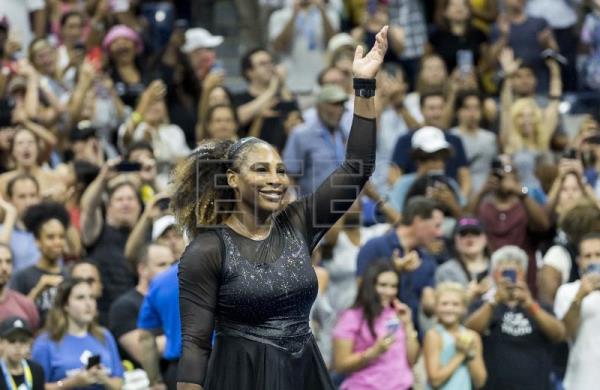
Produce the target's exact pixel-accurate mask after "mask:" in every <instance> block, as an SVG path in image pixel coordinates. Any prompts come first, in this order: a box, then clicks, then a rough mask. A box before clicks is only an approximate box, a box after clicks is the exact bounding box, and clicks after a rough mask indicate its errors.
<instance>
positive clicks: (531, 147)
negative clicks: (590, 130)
mask: <svg viewBox="0 0 600 390" xmlns="http://www.w3.org/2000/svg"><path fill="white" fill-rule="evenodd" d="M500 62H501V64H502V68H503V71H504V74H505V75H506V79H505V82H504V85H503V86H502V92H501V96H500V100H501V102H500V103H501V112H500V137H499V140H500V144H501V146H502V150H503V151H504V153H509V154H512V155H513V161H514V163H515V165H516V167H517V168H518V170H519V173H520V174H521V177H522V180H523V182H524V183H525V184H526V185H528V186H530V187H534V186H535V185H536V184H537V179H536V178H535V176H534V169H535V159H536V157H537V156H538V155H539V154H541V153H543V152H545V151H547V150H548V148H549V146H550V139H551V138H552V135H553V134H554V132H555V131H556V128H557V126H558V120H559V110H558V107H559V104H560V98H561V94H562V82H561V80H560V68H559V65H558V63H557V62H556V61H553V60H548V61H547V65H548V67H549V68H550V73H551V77H552V78H551V83H550V93H549V95H548V96H549V98H550V103H549V104H548V107H546V108H545V109H544V110H543V111H542V110H541V109H540V107H539V106H538V104H537V103H536V101H535V100H534V99H533V98H531V97H527V98H519V99H516V100H513V94H512V83H511V78H512V76H513V75H514V74H515V72H516V71H517V69H518V66H519V60H515V59H514V57H513V52H512V51H511V50H510V49H505V50H503V51H502V53H501V57H500Z"/></svg>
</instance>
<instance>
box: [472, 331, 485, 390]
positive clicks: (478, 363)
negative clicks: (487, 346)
mask: <svg viewBox="0 0 600 390" xmlns="http://www.w3.org/2000/svg"><path fill="white" fill-rule="evenodd" d="M471 332H472V333H471V334H472V335H473V338H474V340H475V357H474V358H473V359H472V360H470V361H469V362H468V363H467V367H468V369H469V374H470V375H471V381H472V382H473V387H474V388H476V389H479V388H482V387H483V385H485V381H486V380H487V370H486V368H485V362H484V360H483V344H482V342H481V336H480V335H479V333H477V332H475V331H471Z"/></svg>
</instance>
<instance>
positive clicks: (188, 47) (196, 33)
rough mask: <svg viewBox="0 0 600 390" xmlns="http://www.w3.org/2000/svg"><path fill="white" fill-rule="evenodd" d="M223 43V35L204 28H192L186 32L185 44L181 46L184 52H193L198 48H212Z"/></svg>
mask: <svg viewBox="0 0 600 390" xmlns="http://www.w3.org/2000/svg"><path fill="white" fill-rule="evenodd" d="M221 43H223V37H222V36H220V35H212V34H211V33H210V32H209V31H208V30H206V29H204V28H199V27H197V28H190V29H188V30H187V31H186V32H185V44H184V45H183V46H182V47H181V51H183V52H184V53H191V52H193V51H194V50H196V49H212V48H215V47H217V46H219V45H220V44H221Z"/></svg>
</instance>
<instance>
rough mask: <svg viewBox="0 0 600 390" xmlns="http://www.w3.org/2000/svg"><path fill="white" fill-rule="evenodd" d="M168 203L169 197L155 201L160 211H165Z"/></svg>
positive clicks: (169, 201)
mask: <svg viewBox="0 0 600 390" xmlns="http://www.w3.org/2000/svg"><path fill="white" fill-rule="evenodd" d="M169 203H171V198H163V199H160V200H158V201H157V202H156V206H158V208H159V209H160V210H161V211H165V210H167V209H168V208H169Z"/></svg>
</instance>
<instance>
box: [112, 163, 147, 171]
mask: <svg viewBox="0 0 600 390" xmlns="http://www.w3.org/2000/svg"><path fill="white" fill-rule="evenodd" d="M115 170H116V171H117V172H139V171H141V170H142V164H140V163H138V162H132V161H123V162H120V163H119V164H117V166H116V167H115Z"/></svg>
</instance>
